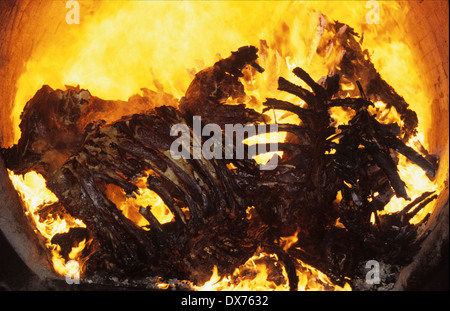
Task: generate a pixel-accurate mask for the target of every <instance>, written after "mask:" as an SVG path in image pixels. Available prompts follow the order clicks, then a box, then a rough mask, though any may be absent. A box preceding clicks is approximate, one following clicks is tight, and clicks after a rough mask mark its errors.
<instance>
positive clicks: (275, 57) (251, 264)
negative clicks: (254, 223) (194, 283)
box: [10, 1, 436, 290]
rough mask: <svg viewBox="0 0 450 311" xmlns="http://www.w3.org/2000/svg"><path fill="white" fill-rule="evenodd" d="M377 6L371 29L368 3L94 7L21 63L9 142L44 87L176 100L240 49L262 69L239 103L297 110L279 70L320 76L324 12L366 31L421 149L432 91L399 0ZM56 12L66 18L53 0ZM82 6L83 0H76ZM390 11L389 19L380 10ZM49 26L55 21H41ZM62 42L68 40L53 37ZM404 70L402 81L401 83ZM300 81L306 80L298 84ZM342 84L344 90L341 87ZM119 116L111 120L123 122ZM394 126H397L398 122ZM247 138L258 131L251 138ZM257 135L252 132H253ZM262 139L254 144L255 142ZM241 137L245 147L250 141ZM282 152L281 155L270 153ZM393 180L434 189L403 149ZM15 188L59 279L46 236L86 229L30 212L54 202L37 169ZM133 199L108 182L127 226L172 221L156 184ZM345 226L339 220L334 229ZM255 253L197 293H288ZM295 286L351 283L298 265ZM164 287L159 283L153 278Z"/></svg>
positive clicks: (339, 119) (399, 203)
mask: <svg viewBox="0 0 450 311" xmlns="http://www.w3.org/2000/svg"><path fill="white" fill-rule="evenodd" d="M379 2H380V6H381V16H380V22H381V23H380V25H368V24H367V22H366V19H365V17H366V14H367V11H368V9H367V8H366V1H293V2H291V1H182V2H181V1H103V2H102V5H101V6H99V7H98V8H97V9H95V10H90V11H82V12H83V13H82V15H81V24H80V25H76V26H74V27H73V28H72V29H71V31H70V32H68V33H66V32H63V33H61V32H57V33H55V34H49V36H48V38H45V39H44V40H43V41H44V42H45V44H42V45H41V46H36V50H35V51H34V54H33V56H32V57H31V58H30V59H29V60H28V61H27V64H26V71H25V72H24V73H23V75H22V76H21V77H20V79H19V80H18V81H17V85H16V87H17V93H16V97H15V104H14V110H13V111H12V114H11V119H12V120H13V124H14V130H15V141H16V142H17V141H18V139H19V137H20V135H21V133H20V130H19V123H20V114H21V112H22V110H23V107H24V106H25V104H26V102H27V100H29V99H30V98H32V96H33V95H34V93H35V92H36V91H37V90H38V89H39V88H40V87H41V86H42V85H43V84H48V85H50V86H51V87H52V88H54V89H57V88H60V89H64V88H65V85H80V87H81V88H86V89H88V90H89V91H90V92H91V94H93V95H95V96H98V97H100V98H103V99H114V100H119V99H120V100H127V99H128V98H129V97H130V96H132V95H133V94H136V93H139V92H140V89H141V88H143V87H146V88H149V89H151V90H153V91H156V92H162V91H164V92H167V93H170V94H172V95H174V96H176V97H177V98H180V97H182V96H183V95H184V93H185V91H186V89H187V87H188V86H189V84H190V82H191V81H192V78H193V75H194V74H195V73H197V72H198V71H200V70H202V69H204V68H205V67H207V66H211V65H212V64H213V63H214V62H215V61H216V60H217V59H218V58H219V57H227V56H228V55H229V54H230V51H234V50H236V49H237V48H238V47H240V46H243V45H249V44H251V45H255V46H257V47H258V48H259V49H260V52H259V55H260V59H259V60H258V63H259V64H260V65H261V66H262V67H264V68H265V69H266V71H265V72H264V73H263V74H259V73H258V74H253V73H252V71H251V70H248V71H247V72H246V75H245V78H244V81H243V83H244V85H245V89H246V93H247V95H248V96H247V98H246V103H247V104H248V106H251V107H253V108H254V109H257V110H260V109H261V108H262V102H264V100H265V98H267V97H275V98H278V99H281V100H286V101H290V102H292V103H295V104H298V105H303V104H304V103H303V102H302V101H301V100H299V99H298V98H296V97H294V96H293V95H290V94H287V93H284V92H279V91H278V90H277V83H276V81H277V79H278V77H280V76H283V77H284V78H286V79H288V80H290V81H293V82H296V83H298V84H301V85H302V83H300V81H299V79H298V78H297V77H296V76H295V75H294V74H293V73H292V72H291V71H292V69H293V68H295V67H296V66H300V67H302V68H303V69H305V70H306V71H307V72H309V73H310V75H311V76H312V78H313V79H315V80H318V79H320V78H321V77H323V76H326V75H328V74H329V73H330V69H331V68H332V66H333V65H334V64H335V63H337V62H338V60H339V58H340V57H342V55H338V54H336V55H332V56H333V57H329V58H328V61H325V60H324V59H322V58H321V57H320V56H318V55H317V53H316V49H317V47H318V44H319V41H320V40H321V36H322V35H323V28H324V25H325V24H326V21H325V19H324V17H322V15H321V14H322V13H323V14H324V15H326V16H328V17H330V19H333V20H339V21H340V22H344V23H346V24H348V25H350V26H351V27H353V28H354V29H355V31H356V32H358V33H360V34H362V33H364V44H363V47H364V48H367V49H368V50H369V52H370V55H371V59H372V61H373V62H374V64H375V67H376V68H377V70H378V71H379V72H380V74H381V76H382V77H383V79H385V80H386V81H387V82H388V83H389V84H390V85H392V86H393V87H394V88H395V90H396V91H397V92H398V93H399V94H400V95H402V96H403V97H404V98H405V100H406V102H408V103H410V104H411V108H412V109H413V110H415V111H416V112H417V113H418V116H419V133H421V134H419V135H421V136H420V137H421V141H422V143H423V144H424V146H425V148H427V137H426V136H424V135H426V133H427V129H429V128H430V126H431V124H430V121H429V120H428V119H427V113H428V111H427V110H426V109H428V107H429V106H430V103H429V102H428V100H427V99H428V98H432V96H430V94H429V92H432V90H428V89H425V87H424V84H423V83H421V78H422V77H421V75H420V73H419V72H418V71H417V69H416V68H417V66H415V60H414V54H413V51H411V50H410V49H409V47H408V46H407V45H406V44H405V43H404V38H405V36H407V35H409V34H407V33H405V32H404V30H402V29H401V27H398V26H397V25H401V24H402V23H406V21H405V19H406V18H407V16H408V5H407V4H399V3H397V2H395V1H379ZM61 5H62V6H61V10H62V11H61V14H65V12H66V11H65V9H64V1H61ZM80 5H81V6H83V5H84V4H83V2H81V3H80ZM388 12H389V14H387V13H388ZM49 22H53V21H52V20H51V19H49ZM61 42H65V43H68V42H70V44H61ZM405 77H407V78H405ZM303 86H304V85H303ZM343 89H344V90H353V89H354V86H353V85H345V86H344V87H343ZM373 109H374V110H373V111H371V112H372V113H374V112H376V111H377V109H378V111H383V112H382V114H383V115H380V116H379V119H380V120H381V121H386V122H401V121H400V118H399V116H398V114H397V112H396V111H395V109H394V108H392V109H391V110H390V111H386V110H383V109H384V103H382V102H376V103H375V108H373ZM351 114H352V112H349V111H343V110H342V109H333V111H332V117H333V119H334V120H335V121H336V123H337V124H343V123H347V122H348V121H349V120H350V119H351V116H352V115H351ZM267 115H269V116H270V117H271V118H272V121H274V122H279V123H298V119H297V117H295V116H292V114H289V113H286V112H283V111H275V112H273V111H268V112H267ZM120 117H121V116H117V118H120ZM399 125H400V124H399ZM285 136H286V135H285V133H281V134H279V135H278V136H277V137H275V138H273V137H270V138H269V137H265V138H262V139H268V140H269V141H273V140H277V141H283V140H284V139H285ZM255 139H256V138H255ZM260 139H261V137H260ZM259 142H261V140H260V141H259ZM248 143H252V142H251V141H250V140H249V141H248ZM272 155H273V154H270V155H269V154H266V155H260V156H258V157H257V158H256V160H257V161H258V163H260V162H266V161H268V160H269V158H270V157H271V156H272ZM279 155H280V156H282V153H281V152H280V153H279ZM399 169H400V176H401V178H402V179H403V180H404V181H405V182H406V183H407V191H408V194H409V196H410V197H411V198H412V199H414V198H416V197H417V196H419V195H420V194H421V193H423V192H425V191H430V190H436V185H435V184H434V183H433V182H432V181H430V180H429V179H428V178H427V177H426V176H425V174H424V173H423V171H422V170H421V169H420V168H418V167H417V166H415V165H414V164H411V163H410V162H408V161H407V160H406V159H405V158H404V157H402V156H400V165H399ZM10 178H11V180H12V181H13V183H14V186H15V188H16V189H17V190H18V192H19V193H20V195H21V197H22V199H23V200H24V202H25V204H26V206H27V211H28V213H29V214H30V215H31V216H32V218H33V219H34V221H35V224H36V226H37V228H38V230H39V231H40V233H41V234H42V235H43V236H44V237H45V238H46V239H47V242H48V247H49V248H51V249H52V253H53V259H54V266H55V269H56V270H57V271H58V272H59V273H61V274H63V275H64V274H65V272H64V271H65V270H64V268H65V263H64V260H63V259H62V258H60V257H58V249H57V247H55V245H51V244H49V241H50V240H51V238H52V237H53V236H54V235H55V234H56V233H62V232H67V231H68V230H69V228H70V227H85V225H84V224H83V223H82V222H81V221H80V220H77V219H73V218H71V217H67V218H64V219H60V218H59V217H57V218H56V219H47V220H45V221H44V222H42V223H41V222H40V221H39V219H38V217H37V216H36V214H35V213H36V211H37V210H38V209H39V207H40V206H42V204H50V203H54V202H57V198H56V197H55V195H54V194H53V193H51V192H50V191H49V190H48V189H47V188H46V186H45V180H44V179H43V178H42V177H40V176H39V175H38V174H36V173H34V172H30V173H28V174H26V175H25V176H24V177H23V178H22V177H20V176H17V175H14V174H13V173H12V172H10ZM136 182H137V185H138V186H139V189H140V194H139V195H138V196H137V197H136V198H126V197H125V196H124V194H123V193H115V194H114V195H113V194H112V193H113V192H117V191H115V190H117V189H115V188H114V187H111V188H108V191H109V192H108V194H109V196H110V199H111V200H112V201H113V202H114V203H115V204H116V205H117V206H118V208H119V209H120V210H122V211H123V213H124V215H125V216H126V217H128V218H129V219H131V220H132V221H133V222H134V223H135V224H136V225H138V226H140V227H142V226H145V225H148V222H147V220H145V219H144V218H143V217H142V215H140V214H139V212H138V211H139V207H140V206H144V207H146V206H148V205H150V206H151V207H152V209H151V212H152V213H153V214H154V216H155V217H156V218H157V219H158V220H159V222H160V223H166V222H170V221H173V218H174V216H173V214H172V213H171V212H170V210H169V209H168V208H167V206H166V205H165V204H164V202H163V201H162V200H161V198H160V197H159V196H158V195H157V194H156V193H154V192H153V191H151V190H149V189H147V188H146V187H145V177H143V178H141V179H139V180H137V181H136ZM406 204H407V202H405V201H404V200H403V199H398V198H396V197H394V198H393V199H392V200H391V202H390V203H389V204H388V205H387V206H386V208H385V212H394V211H398V210H399V209H400V208H401V207H403V206H404V205H406ZM431 208H432V204H429V206H428V207H427V209H426V210H423V211H422V212H421V213H420V215H418V216H417V217H418V218H417V219H416V218H413V219H412V220H411V222H413V223H416V222H417V221H419V219H421V218H423V217H424V216H425V215H426V214H427V213H429V212H430V209H431ZM341 225H342V224H341ZM295 242H296V236H295V237H287V238H285V240H283V241H282V243H283V245H282V246H283V248H285V250H287V249H288V248H289V247H291V246H292V245H293V244H294V243H295ZM85 243H86V242H85V241H83V242H81V243H80V245H79V246H78V247H77V248H74V249H73V250H72V252H73V254H72V253H71V257H70V258H71V259H72V257H74V258H77V257H78V256H79V254H80V252H81V249H82V248H83V247H84V246H85ZM264 256H269V257H270V256H275V255H271V254H263V253H259V254H257V255H255V256H254V257H252V258H250V259H249V260H248V261H247V262H246V263H245V264H244V265H243V266H241V267H239V268H238V269H236V271H235V272H234V273H233V274H232V275H231V276H219V275H218V272H217V268H215V269H214V271H213V275H212V277H211V280H210V281H208V282H207V283H205V284H204V285H203V286H201V287H198V288H197V289H199V290H288V284H287V281H286V280H287V276H286V271H284V268H283V269H282V270H283V275H284V276H285V283H283V284H276V283H274V282H273V281H268V268H267V267H266V265H265V264H264V263H263V261H261V258H263V257H264ZM297 265H298V270H297V274H298V276H299V279H300V282H299V290H329V289H334V290H350V286H348V284H347V285H345V286H344V288H340V287H338V286H335V285H333V284H332V283H331V281H330V280H329V279H328V278H327V277H326V276H325V275H324V274H323V273H321V272H320V271H318V270H316V269H314V268H312V267H309V266H307V265H305V264H303V263H301V262H298V263H297ZM245 269H247V270H248V269H253V270H254V271H256V272H257V275H256V277H255V278H253V279H251V280H249V279H247V278H246V277H244V276H243V274H242V271H243V270H245ZM162 286H163V287H164V286H165V285H162Z"/></svg>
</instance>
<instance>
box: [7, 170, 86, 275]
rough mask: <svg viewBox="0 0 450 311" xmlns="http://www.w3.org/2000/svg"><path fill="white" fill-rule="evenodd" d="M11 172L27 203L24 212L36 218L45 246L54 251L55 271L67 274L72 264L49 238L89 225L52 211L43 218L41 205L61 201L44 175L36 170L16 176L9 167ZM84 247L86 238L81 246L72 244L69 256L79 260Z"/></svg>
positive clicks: (18, 190)
mask: <svg viewBox="0 0 450 311" xmlns="http://www.w3.org/2000/svg"><path fill="white" fill-rule="evenodd" d="M8 174H9V178H10V179H11V181H12V183H13V186H14V188H15V189H16V190H17V192H18V193H19V195H20V197H21V198H22V201H23V203H24V205H25V210H26V211H25V214H26V215H27V216H29V217H30V218H31V219H32V220H33V223H34V225H35V226H36V228H37V230H38V231H39V233H40V234H41V235H42V236H43V237H44V238H45V240H46V246H47V248H48V249H49V250H50V251H51V253H52V262H53V267H54V269H55V271H56V272H57V273H59V274H60V275H66V274H67V273H68V272H69V271H70V267H66V261H65V259H64V258H63V257H62V256H61V255H60V253H59V252H60V251H61V248H60V246H59V245H55V244H52V243H51V242H50V241H51V239H52V238H53V236H55V234H58V233H67V232H69V229H70V228H77V227H78V228H86V225H85V224H84V223H83V222H82V221H81V220H80V219H75V218H73V217H71V216H70V215H67V214H65V215H64V217H63V219H61V218H60V216H59V215H57V216H56V217H54V216H53V215H52V214H49V216H48V217H47V218H46V219H41V217H40V216H39V214H38V212H39V210H40V208H41V207H43V206H45V205H48V204H53V203H57V202H58V198H57V197H56V196H55V194H54V193H53V192H51V191H50V190H49V189H48V188H47V186H46V182H45V179H44V177H42V175H40V174H38V173H36V172H34V171H31V172H28V173H26V174H25V175H15V174H14V173H13V172H12V171H9V170H8ZM85 246H86V240H83V241H81V242H80V243H79V244H78V246H76V247H73V248H72V250H71V252H70V254H69V259H71V260H79V259H80V255H81V252H82V250H83V249H84V247H85Z"/></svg>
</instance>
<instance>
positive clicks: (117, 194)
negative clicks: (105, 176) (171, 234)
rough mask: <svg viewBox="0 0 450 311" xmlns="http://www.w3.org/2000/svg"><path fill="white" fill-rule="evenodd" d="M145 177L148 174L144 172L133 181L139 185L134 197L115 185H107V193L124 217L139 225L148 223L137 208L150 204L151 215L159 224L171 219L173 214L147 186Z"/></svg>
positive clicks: (173, 217) (143, 225)
mask: <svg viewBox="0 0 450 311" xmlns="http://www.w3.org/2000/svg"><path fill="white" fill-rule="evenodd" d="M147 177H148V175H147V174H146V176H144V177H141V178H138V179H137V180H136V181H135V182H134V183H135V185H136V186H138V187H139V195H136V197H135V198H133V197H126V196H125V192H124V191H123V190H122V189H121V188H119V187H117V186H115V185H108V190H107V193H108V197H109V199H110V200H111V201H112V202H113V203H114V204H116V206H117V207H118V208H119V209H120V210H121V211H122V212H123V214H124V216H125V217H127V218H128V219H130V220H131V221H133V222H134V223H135V224H136V225H137V226H139V227H145V226H147V225H148V224H149V223H148V221H147V220H146V219H145V218H144V217H143V216H142V215H141V214H140V213H139V208H140V207H141V206H143V207H147V206H150V207H151V212H152V214H153V216H155V217H156V219H158V221H159V223H161V224H164V223H167V222H171V221H173V220H174V219H175V216H174V215H173V214H172V212H171V211H170V210H169V208H168V207H167V205H166V204H164V201H163V200H162V199H161V198H160V197H159V196H158V195H157V194H156V193H155V192H153V191H152V190H150V189H148V188H147V186H146V182H147Z"/></svg>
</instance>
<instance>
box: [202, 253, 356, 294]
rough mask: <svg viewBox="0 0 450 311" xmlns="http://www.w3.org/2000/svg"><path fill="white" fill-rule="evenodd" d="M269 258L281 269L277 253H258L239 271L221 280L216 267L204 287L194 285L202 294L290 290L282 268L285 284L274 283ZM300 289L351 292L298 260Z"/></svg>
mask: <svg viewBox="0 0 450 311" xmlns="http://www.w3.org/2000/svg"><path fill="white" fill-rule="evenodd" d="M265 258H269V259H270V260H274V261H275V266H279V265H280V264H279V263H278V258H277V256H276V255H274V254H266V253H263V252H261V253H259V254H257V255H254V256H253V257H252V258H250V259H249V260H247V262H246V263H244V264H243V265H242V266H240V267H239V268H237V269H236V270H235V271H234V272H233V274H232V275H229V276H225V277H221V276H219V273H218V271H217V267H214V269H213V272H212V276H211V278H210V280H209V281H207V282H206V283H205V284H203V285H201V286H195V287H194V288H195V289H196V290H200V291H211V290H217V291H250V290H251V291H255V290H256V291H288V290H289V284H288V281H287V280H288V278H287V273H286V270H285V268H284V267H283V266H281V271H282V277H283V278H282V281H281V282H280V281H279V280H278V281H275V280H271V277H270V274H271V273H270V269H269V268H268V266H267V265H266V264H265V263H264V259H265ZM297 266H298V268H297V276H298V277H299V285H298V290H300V291H318V290H328V291H351V287H350V285H349V284H348V283H346V284H345V285H344V287H340V286H337V285H334V284H333V283H332V282H331V281H330V279H329V278H328V277H327V276H326V275H325V274H323V273H322V272H320V271H319V270H317V269H315V268H313V267H311V266H308V265H306V264H304V263H303V262H301V261H300V260H297Z"/></svg>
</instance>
